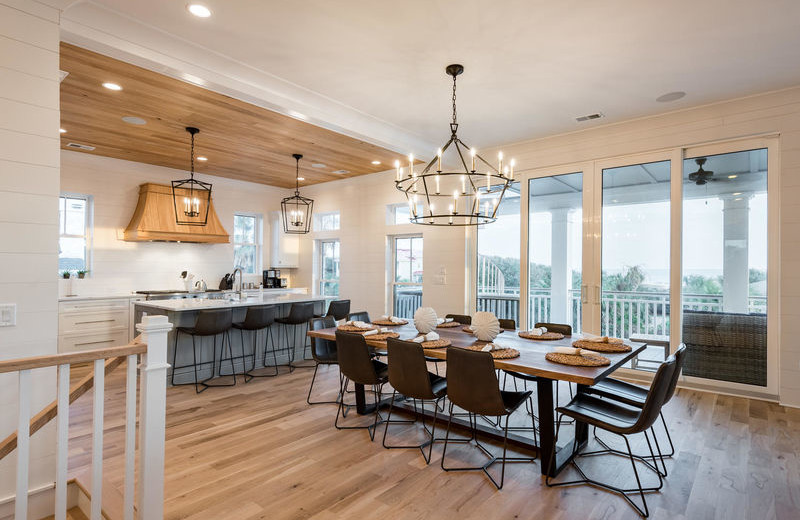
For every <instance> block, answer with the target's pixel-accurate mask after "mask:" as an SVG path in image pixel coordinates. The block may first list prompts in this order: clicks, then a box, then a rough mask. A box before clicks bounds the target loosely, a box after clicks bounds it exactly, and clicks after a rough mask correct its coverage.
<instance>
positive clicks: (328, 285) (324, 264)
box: [317, 239, 339, 296]
mask: <svg viewBox="0 0 800 520" xmlns="http://www.w3.org/2000/svg"><path fill="white" fill-rule="evenodd" d="M317 277H318V279H319V294H320V296H339V240H338V239H331V240H320V241H319V273H318V275H317Z"/></svg>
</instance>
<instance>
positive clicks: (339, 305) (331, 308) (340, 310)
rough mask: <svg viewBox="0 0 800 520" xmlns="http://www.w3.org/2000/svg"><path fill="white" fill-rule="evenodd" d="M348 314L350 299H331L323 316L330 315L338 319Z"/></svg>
mask: <svg viewBox="0 0 800 520" xmlns="http://www.w3.org/2000/svg"><path fill="white" fill-rule="evenodd" d="M348 314H350V300H333V301H332V302H331V303H330V304H328V312H327V313H326V314H325V316H331V317H333V319H334V320H336V321H339V320H343V319H345V318H347V315H348ZM320 317H322V316H320Z"/></svg>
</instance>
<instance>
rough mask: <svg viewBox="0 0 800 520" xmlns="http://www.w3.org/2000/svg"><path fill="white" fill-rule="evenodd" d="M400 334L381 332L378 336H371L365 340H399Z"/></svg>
mask: <svg viewBox="0 0 800 520" xmlns="http://www.w3.org/2000/svg"><path fill="white" fill-rule="evenodd" d="M399 337H400V334H398V333H396V332H379V333H377V334H370V335H369V336H364V339H366V340H368V341H386V340H387V339H389V338H399Z"/></svg>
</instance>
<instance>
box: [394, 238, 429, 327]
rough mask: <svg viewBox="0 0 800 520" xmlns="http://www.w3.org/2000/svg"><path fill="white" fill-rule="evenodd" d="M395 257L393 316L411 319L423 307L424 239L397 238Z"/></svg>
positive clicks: (395, 241)
mask: <svg viewBox="0 0 800 520" xmlns="http://www.w3.org/2000/svg"><path fill="white" fill-rule="evenodd" d="M393 256H394V280H393V282H392V314H393V315H395V316H399V317H401V318H407V319H410V318H413V317H414V312H415V311H416V310H417V309H418V308H419V307H421V306H422V275H423V273H422V237H421V236H413V237H397V238H395V239H394V255H393Z"/></svg>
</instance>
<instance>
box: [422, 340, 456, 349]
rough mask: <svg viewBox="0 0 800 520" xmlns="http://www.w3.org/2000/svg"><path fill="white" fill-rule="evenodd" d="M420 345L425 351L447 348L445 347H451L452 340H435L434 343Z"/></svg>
mask: <svg viewBox="0 0 800 520" xmlns="http://www.w3.org/2000/svg"><path fill="white" fill-rule="evenodd" d="M420 345H422V348H424V349H432V348H445V347H449V346H450V340H449V339H437V340H434V341H423V342H422V343H420Z"/></svg>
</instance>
